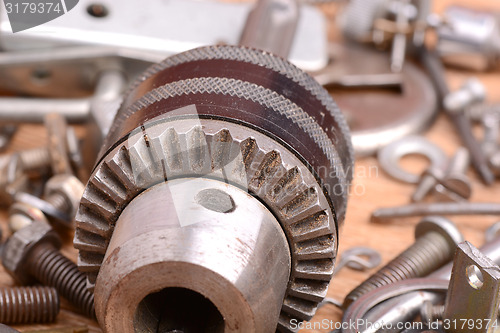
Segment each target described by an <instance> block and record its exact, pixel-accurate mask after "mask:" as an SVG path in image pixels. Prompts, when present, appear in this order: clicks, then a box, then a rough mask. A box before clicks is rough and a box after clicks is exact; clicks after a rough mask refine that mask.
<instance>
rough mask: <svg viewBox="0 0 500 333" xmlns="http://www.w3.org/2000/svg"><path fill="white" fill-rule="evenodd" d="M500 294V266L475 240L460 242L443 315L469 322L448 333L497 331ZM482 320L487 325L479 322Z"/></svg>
mask: <svg viewBox="0 0 500 333" xmlns="http://www.w3.org/2000/svg"><path fill="white" fill-rule="evenodd" d="M499 295H500V267H498V265H497V264H495V263H494V262H493V261H492V260H491V259H489V258H488V257H486V256H485V255H484V254H483V253H481V252H480V251H479V250H478V249H477V248H476V247H474V245H472V244H471V243H469V242H464V243H462V244H460V245H459V246H458V249H457V252H456V254H455V259H454V261H453V270H452V272H451V279H450V286H449V288H448V294H447V296H446V303H445V310H444V315H443V317H444V318H445V319H446V320H449V321H450V322H453V321H464V320H465V321H466V322H467V325H464V326H461V325H457V326H456V327H454V325H450V328H449V329H447V328H445V330H446V332H451V333H470V332H475V333H487V332H488V333H489V332H494V331H496V327H495V326H496V321H497V318H498V307H499V306H500V297H499ZM471 303H472V304H471ZM479 322H481V323H483V325H481V326H480V325H478V323H479ZM469 323H472V324H471V325H469Z"/></svg>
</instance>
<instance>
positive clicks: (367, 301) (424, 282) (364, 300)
mask: <svg viewBox="0 0 500 333" xmlns="http://www.w3.org/2000/svg"><path fill="white" fill-rule="evenodd" d="M448 284H449V282H448V281H447V280H443V279H437V278H431V277H426V278H414V279H408V280H401V281H397V282H394V283H392V284H389V285H385V286H383V287H380V288H378V289H374V290H372V291H370V292H369V293H367V294H365V295H363V296H361V297H360V298H358V299H357V300H356V301H355V302H354V303H352V304H351V306H350V307H349V308H348V309H347V310H346V311H345V312H344V316H343V317H342V320H343V321H344V322H348V323H361V324H363V323H367V321H364V320H363V318H364V317H365V316H366V314H367V313H369V311H370V310H371V309H373V308H374V307H375V306H377V305H379V304H380V303H382V302H385V301H390V299H391V298H396V297H397V296H402V295H406V294H413V293H414V292H418V293H422V292H423V291H433V292H442V293H446V292H447V291H448ZM384 304H387V303H386V302H385V303H384ZM368 323H369V324H370V325H368V326H367V327H359V326H358V327H356V328H355V329H353V328H352V327H351V325H347V328H346V329H343V330H342V333H374V332H377V329H376V327H378V328H380V327H385V326H384V325H382V326H378V324H379V322H377V323H375V324H374V323H373V322H368ZM386 325H387V322H386ZM394 327H396V326H394Z"/></svg>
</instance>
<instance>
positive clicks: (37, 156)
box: [19, 147, 51, 171]
mask: <svg viewBox="0 0 500 333" xmlns="http://www.w3.org/2000/svg"><path fill="white" fill-rule="evenodd" d="M19 158H20V159H21V162H22V165H23V168H24V171H32V170H38V169H43V168H47V167H50V163H51V158H50V152H49V149H48V148H47V147H42V148H33V149H28V150H23V151H21V152H19Z"/></svg>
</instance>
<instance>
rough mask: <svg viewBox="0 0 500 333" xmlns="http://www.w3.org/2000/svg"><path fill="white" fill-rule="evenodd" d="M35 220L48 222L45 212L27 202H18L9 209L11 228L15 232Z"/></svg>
mask: <svg viewBox="0 0 500 333" xmlns="http://www.w3.org/2000/svg"><path fill="white" fill-rule="evenodd" d="M35 221H41V222H45V223H48V221H47V219H46V218H45V215H44V214H43V212H42V211H41V210H40V209H38V208H36V207H34V206H32V205H29V204H27V203H24V202H16V203H15V204H13V205H12V206H11V207H10V209H9V229H10V232H11V233H15V232H17V231H18V230H21V229H22V228H24V227H27V226H28V225H30V224H32V223H33V222H35Z"/></svg>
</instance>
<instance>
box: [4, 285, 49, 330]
mask: <svg viewBox="0 0 500 333" xmlns="http://www.w3.org/2000/svg"><path fill="white" fill-rule="evenodd" d="M58 313H59V296H58V294H57V291H56V289H55V288H51V287H14V288H0V322H1V323H4V324H34V323H49V322H53V321H54V320H55V319H56V317H57V315H58Z"/></svg>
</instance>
